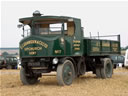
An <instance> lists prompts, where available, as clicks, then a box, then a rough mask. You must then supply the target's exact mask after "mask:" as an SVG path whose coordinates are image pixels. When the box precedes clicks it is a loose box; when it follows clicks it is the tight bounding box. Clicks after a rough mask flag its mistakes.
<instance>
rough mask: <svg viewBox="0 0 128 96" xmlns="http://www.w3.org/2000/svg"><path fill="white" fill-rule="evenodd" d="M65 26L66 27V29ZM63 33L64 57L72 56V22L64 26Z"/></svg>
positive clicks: (73, 30) (73, 29)
mask: <svg viewBox="0 0 128 96" xmlns="http://www.w3.org/2000/svg"><path fill="white" fill-rule="evenodd" d="M66 26H67V27H66ZM65 27H66V28H65V29H67V30H65V32H64V39H65V55H67V56H70V55H72V51H73V37H74V32H75V28H74V22H73V21H70V22H69V21H68V22H67V24H65Z"/></svg>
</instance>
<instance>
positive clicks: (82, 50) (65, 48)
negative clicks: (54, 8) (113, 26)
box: [19, 16, 120, 58]
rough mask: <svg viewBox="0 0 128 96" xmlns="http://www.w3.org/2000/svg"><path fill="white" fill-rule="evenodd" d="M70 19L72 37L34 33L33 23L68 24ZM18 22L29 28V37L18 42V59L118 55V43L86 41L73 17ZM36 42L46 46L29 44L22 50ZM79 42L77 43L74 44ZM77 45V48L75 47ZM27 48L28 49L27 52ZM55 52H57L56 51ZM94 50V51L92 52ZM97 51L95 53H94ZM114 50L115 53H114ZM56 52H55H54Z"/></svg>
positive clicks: (79, 22) (32, 19)
mask: <svg viewBox="0 0 128 96" xmlns="http://www.w3.org/2000/svg"><path fill="white" fill-rule="evenodd" d="M69 19H72V20H73V22H74V25H75V33H74V35H73V36H67V35H65V34H63V31H62V34H60V35H45V36H43V35H36V33H35V31H34V30H35V26H34V23H35V22H39V21H42V20H44V21H45V22H47V20H56V21H59V22H60V21H61V22H68V20H69ZM19 22H21V23H23V24H28V25H30V26H31V33H32V34H31V35H30V36H28V37H25V38H23V39H22V40H21V42H20V57H21V58H27V57H59V56H83V55H86V56H101V55H110V54H119V53H120V41H110V40H108V41H107V40H95V39H86V38H84V37H83V31H82V28H81V20H80V19H77V18H73V17H66V16H39V17H28V18H21V19H19ZM61 38H63V39H64V43H63V44H62V43H61ZM32 40H37V41H40V42H43V43H45V44H46V45H47V48H45V46H42V45H41V44H36V43H29V44H27V45H26V46H24V47H23V48H22V47H21V46H23V44H24V43H25V42H28V41H32ZM74 41H79V42H74ZM104 43H107V44H110V46H109V47H108V46H103V44H104ZM112 44H115V45H116V44H117V45H118V46H116V47H115V49H113V46H112ZM75 45H78V46H75ZM27 48H30V49H29V50H27ZM31 48H40V50H34V49H31ZM56 50H57V51H56ZM94 50H95V51H94ZM96 50H97V51H96ZM114 50H116V51H114ZM55 51H56V52H55Z"/></svg>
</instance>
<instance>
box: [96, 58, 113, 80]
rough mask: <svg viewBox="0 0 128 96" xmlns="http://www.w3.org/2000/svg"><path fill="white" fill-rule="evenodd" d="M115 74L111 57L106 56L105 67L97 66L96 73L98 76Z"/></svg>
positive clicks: (104, 76)
mask: <svg viewBox="0 0 128 96" xmlns="http://www.w3.org/2000/svg"><path fill="white" fill-rule="evenodd" d="M112 74H113V64H112V62H111V60H110V59H109V58H104V60H103V67H102V68H100V67H99V68H96V75H97V77H98V78H103V79H105V78H111V77H112Z"/></svg>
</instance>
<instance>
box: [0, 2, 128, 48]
mask: <svg viewBox="0 0 128 96" xmlns="http://www.w3.org/2000/svg"><path fill="white" fill-rule="evenodd" d="M1 5H2V6H1V47H18V46H19V41H20V40H21V39H22V37H21V34H22V30H21V29H18V28H17V24H19V22H18V21H19V18H23V17H30V16H32V13H33V12H34V11H35V10H39V11H40V12H41V13H42V14H44V15H58V16H60V15H63V16H72V17H77V18H80V19H81V23H82V27H84V35H85V36H86V37H88V36H89V32H91V34H92V35H97V32H99V33H100V35H118V34H120V35H121V46H122V47H125V46H127V45H128V2H101V1H100V2H98V1H97V2H87V1H86V2H82V1H81V2H78V1H77V2H67V1H66V2H55V1H54V2H51V1H49V2H45V1H42V2H41V1H36V2H34V1H33V2H32V1H27V2H25V1H22V2H16V1H11V2H9V1H3V2H2V3H1Z"/></svg>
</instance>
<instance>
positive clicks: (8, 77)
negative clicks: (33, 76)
mask: <svg viewBox="0 0 128 96" xmlns="http://www.w3.org/2000/svg"><path fill="white" fill-rule="evenodd" d="M0 89H1V90H0V93H1V96H128V70H126V69H122V68H118V69H116V70H114V74H113V77H112V78H111V79H97V78H96V76H95V75H93V74H91V73H87V74H86V75H84V76H81V77H80V78H77V79H75V80H74V82H73V84H72V85H70V86H64V87H62V86H58V84H57V81H56V77H55V76H43V77H42V78H40V83H38V84H36V85H29V86H24V85H23V84H22V83H21V81H20V78H19V70H1V71H0Z"/></svg>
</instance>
